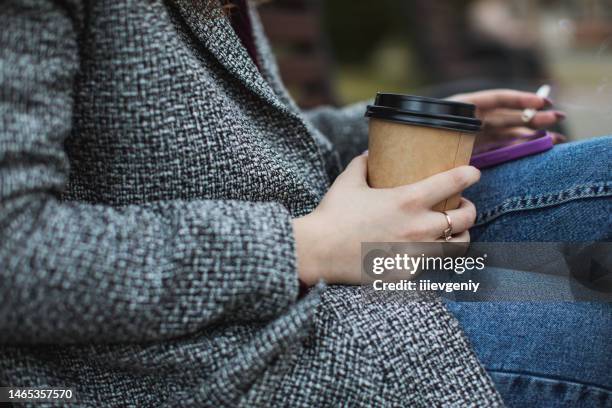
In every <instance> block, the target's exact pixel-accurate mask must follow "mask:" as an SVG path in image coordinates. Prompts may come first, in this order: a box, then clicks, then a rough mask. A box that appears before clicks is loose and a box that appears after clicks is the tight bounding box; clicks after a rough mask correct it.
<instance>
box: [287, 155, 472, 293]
mask: <svg viewBox="0 0 612 408" xmlns="http://www.w3.org/2000/svg"><path fill="white" fill-rule="evenodd" d="M366 174H367V155H365V154H364V155H361V156H358V157H356V158H355V159H353V161H352V162H351V163H350V164H349V165H348V167H347V168H346V170H345V171H344V172H343V173H342V174H341V175H340V176H338V178H337V179H336V181H335V182H334V184H333V185H332V186H331V188H330V190H329V191H328V192H327V194H326V195H325V197H324V198H323V200H322V201H321V203H320V204H319V206H318V207H317V208H316V209H315V210H314V211H313V212H312V213H310V214H308V215H306V216H304V217H301V218H297V219H295V220H294V221H293V228H294V234H295V240H296V247H297V258H298V274H299V277H300V279H301V280H302V281H303V282H305V283H306V284H308V285H312V284H314V283H316V282H317V281H318V280H320V279H323V280H325V281H326V282H328V283H332V284H335V283H338V284H357V283H359V282H360V279H361V266H360V262H361V243H362V242H406V241H408V242H430V241H438V240H440V236H441V235H442V233H443V231H444V230H445V229H446V228H447V226H448V225H447V221H446V217H445V216H444V214H442V213H440V212H437V211H433V210H432V209H431V208H432V207H433V206H434V205H436V204H437V203H439V202H440V201H442V200H445V199H447V198H449V197H451V196H453V195H455V194H457V193H460V192H461V191H463V190H464V189H466V188H467V187H469V186H471V185H472V184H474V183H476V182H477V181H478V180H479V179H480V172H479V171H478V170H477V169H476V168H474V167H471V166H462V167H458V168H456V169H453V170H449V171H447V172H444V173H440V174H437V175H434V176H432V177H429V178H427V179H425V180H423V181H420V182H418V183H414V184H411V185H407V186H402V187H397V188H390V189H373V188H370V187H369V186H368V183H367V181H366ZM447 213H448V215H449V216H450V217H451V220H452V222H453V234H455V235H454V236H453V238H452V240H451V242H469V240H470V235H469V232H468V229H469V228H470V227H471V226H472V225H473V224H474V220H475V218H476V208H475V207H474V205H473V204H472V203H471V202H469V201H468V200H465V199H463V200H462V203H461V206H460V207H459V208H458V209H456V210H451V211H447Z"/></svg>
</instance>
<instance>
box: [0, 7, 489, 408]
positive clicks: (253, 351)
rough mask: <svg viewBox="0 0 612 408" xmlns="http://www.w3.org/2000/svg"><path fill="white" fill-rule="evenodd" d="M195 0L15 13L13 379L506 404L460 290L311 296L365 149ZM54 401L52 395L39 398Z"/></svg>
mask: <svg viewBox="0 0 612 408" xmlns="http://www.w3.org/2000/svg"><path fill="white" fill-rule="evenodd" d="M198 3H201V2H197V1H194V0H184V1H180V0H167V1H162V0H146V1H145V0H61V1H60V0H53V1H52V0H5V1H3V2H2V7H0V26H1V27H2V28H1V30H0V237H1V240H0V383H2V385H10V386H47V387H48V386H58V387H59V386H69V387H73V388H74V389H75V390H76V394H77V400H78V404H77V405H79V406H91V407H100V406H116V407H119V406H151V407H159V406H215V407H222V406H247V407H250V406H261V407H272V406H291V407H318V406H351V407H353V406H358V407H366V406H385V407H387V406H411V407H431V406H445V407H446V406H457V407H466V406H475V407H476V406H478V407H489V406H498V405H500V404H501V400H500V398H499V395H498V394H497V392H496V391H495V389H494V387H493V385H492V383H491V381H490V379H489V378H488V377H487V375H486V373H485V372H484V370H483V368H482V367H481V365H480V364H479V362H478V361H477V359H476V358H475V356H474V354H473V352H472V351H471V350H470V346H469V345H468V343H467V341H466V339H465V337H464V335H463V334H462V332H461V331H460V329H459V326H458V323H457V321H456V320H455V319H454V318H453V317H452V316H451V315H450V314H449V313H448V312H447V310H446V309H445V308H444V306H443V305H442V304H441V303H440V302H439V301H431V302H403V301H386V302H366V301H363V299H362V296H363V295H362V293H361V292H360V290H359V289H358V288H350V287H325V286H324V285H320V286H318V287H317V288H315V289H314V290H313V291H311V293H310V294H309V295H307V296H306V297H304V298H302V299H298V280H297V275H296V260H295V254H294V241H293V237H292V229H291V219H292V217H295V216H299V215H302V214H306V213H308V212H310V211H312V210H313V209H314V208H315V207H316V205H317V203H318V202H319V201H320V200H321V198H322V197H323V195H324V194H325V191H326V189H327V188H328V186H329V184H330V181H331V180H333V178H334V177H335V176H336V175H337V174H338V172H339V171H340V169H341V163H342V162H345V161H346V160H347V159H348V158H350V157H351V156H353V155H354V154H356V153H357V152H359V151H361V150H362V149H363V148H364V145H365V140H366V136H365V122H364V119H362V114H363V110H362V108H363V107H360V106H357V107H353V108H348V109H345V110H334V109H330V108H323V109H319V110H317V111H314V112H309V113H308V114H306V113H302V112H300V111H299V110H298V109H297V107H296V106H295V104H294V103H293V102H292V101H291V99H290V97H289V96H288V95H287V93H286V91H285V89H284V88H283V86H282V85H281V82H280V80H279V77H278V73H277V70H276V66H275V65H274V62H273V59H272V57H271V54H270V50H269V48H268V45H267V43H266V41H265V39H264V38H263V36H262V31H261V27H260V25H259V22H258V21H257V19H256V16H255V15H254V12H253V10H251V13H252V14H253V18H254V35H255V39H256V43H257V53H258V59H259V61H260V65H261V71H260V70H258V69H257V67H256V66H255V64H254V63H253V62H252V60H251V59H250V58H249V56H248V54H247V53H246V51H245V50H244V49H243V48H242V46H241V44H240V42H239V40H238V38H237V36H236V35H235V33H234V32H233V30H232V28H231V25H230V24H229V23H228V21H227V20H226V19H225V18H224V17H223V16H221V15H220V13H217V12H216V11H212V12H211V14H209V15H205V14H206V13H205V12H204V11H203V10H204V8H203V7H202V5H201V4H198ZM36 406H40V405H36Z"/></svg>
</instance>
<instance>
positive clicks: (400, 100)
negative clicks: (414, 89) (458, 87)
mask: <svg viewBox="0 0 612 408" xmlns="http://www.w3.org/2000/svg"><path fill="white" fill-rule="evenodd" d="M365 115H366V116H368V117H371V118H376V119H384V120H389V121H392V122H399V123H406V124H410V125H418V126H429V127H435V128H442V129H450V130H456V131H461V132H478V131H479V130H480V128H481V126H482V122H481V121H480V120H478V119H477V118H476V106H475V105H472V104H469V103H461V102H453V101H447V100H444V99H434V98H425V97H422V96H414V95H400V94H390V93H378V94H376V100H375V101H374V105H368V107H367V109H366V113H365Z"/></svg>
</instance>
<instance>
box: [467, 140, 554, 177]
mask: <svg viewBox="0 0 612 408" xmlns="http://www.w3.org/2000/svg"><path fill="white" fill-rule="evenodd" d="M553 146H554V142H553V137H552V136H551V135H549V134H548V133H546V134H545V135H544V136H542V137H538V138H537V139H534V140H530V141H528V142H524V143H519V144H515V145H512V146H506V147H502V148H501V149H496V150H491V151H488V152H484V153H480V154H477V155H475V156H472V160H470V164H471V165H472V166H474V167H476V168H479V169H485V168H487V167H492V166H496V165H498V164H501V163H505V162H509V161H512V160H516V159H520V158H521V157H525V156H531V155H532V154H536V153H541V152H545V151H546V150H550V149H552V147H553Z"/></svg>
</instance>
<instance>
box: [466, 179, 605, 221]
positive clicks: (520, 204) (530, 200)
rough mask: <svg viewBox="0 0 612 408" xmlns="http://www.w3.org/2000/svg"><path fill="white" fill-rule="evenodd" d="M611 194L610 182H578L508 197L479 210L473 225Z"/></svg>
mask: <svg viewBox="0 0 612 408" xmlns="http://www.w3.org/2000/svg"><path fill="white" fill-rule="evenodd" d="M610 195H612V183H611V182H599V183H590V184H580V185H576V186H572V187H569V188H567V189H564V190H560V191H557V192H554V193H547V194H539V195H527V196H517V197H512V198H508V199H506V200H504V201H502V202H501V203H500V204H499V205H497V206H495V207H493V208H491V209H489V210H487V211H483V212H480V213H479V214H478V217H477V219H476V224H475V226H480V225H484V224H486V223H488V222H491V221H493V220H494V219H496V218H497V217H500V216H502V215H504V214H507V213H510V212H516V211H525V210H535V209H539V208H544V207H552V206H555V205H560V204H564V203H568V202H571V201H575V200H581V199H585V198H600V197H606V196H610Z"/></svg>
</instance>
